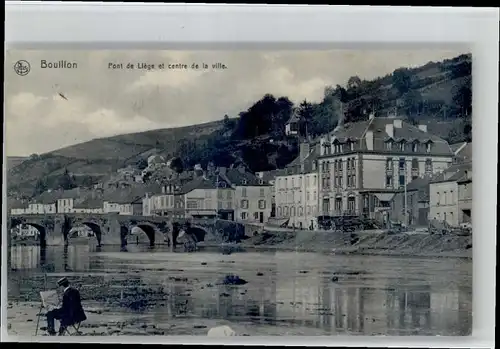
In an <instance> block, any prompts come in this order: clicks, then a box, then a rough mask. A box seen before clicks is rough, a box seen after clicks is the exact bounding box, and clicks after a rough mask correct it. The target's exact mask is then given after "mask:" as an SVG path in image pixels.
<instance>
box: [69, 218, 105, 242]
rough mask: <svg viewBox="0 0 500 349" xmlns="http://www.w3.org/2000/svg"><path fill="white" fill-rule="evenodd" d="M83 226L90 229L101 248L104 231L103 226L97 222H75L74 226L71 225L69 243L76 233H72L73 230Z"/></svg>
mask: <svg viewBox="0 0 500 349" xmlns="http://www.w3.org/2000/svg"><path fill="white" fill-rule="evenodd" d="M82 226H83V227H86V228H89V229H90V230H91V231H92V233H93V235H94V237H95V239H96V240H97V245H98V246H100V245H101V242H102V229H101V226H100V225H99V224H97V223H95V222H90V221H82V222H74V223H73V224H71V228H70V230H69V231H68V234H67V236H66V239H67V240H68V241H69V240H70V239H71V238H72V237H74V236H73V235H74V233H71V230H72V229H73V228H77V227H82Z"/></svg>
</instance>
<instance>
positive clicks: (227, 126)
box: [223, 114, 236, 131]
mask: <svg viewBox="0 0 500 349" xmlns="http://www.w3.org/2000/svg"><path fill="white" fill-rule="evenodd" d="M223 125H224V131H230V130H233V129H234V127H235V126H236V122H235V121H234V120H232V119H230V118H229V115H227V114H226V115H224V121H223Z"/></svg>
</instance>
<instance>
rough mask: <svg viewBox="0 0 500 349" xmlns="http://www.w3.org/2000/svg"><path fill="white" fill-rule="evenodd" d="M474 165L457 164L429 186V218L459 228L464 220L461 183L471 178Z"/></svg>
mask: <svg viewBox="0 0 500 349" xmlns="http://www.w3.org/2000/svg"><path fill="white" fill-rule="evenodd" d="M471 172H472V164H471V163H465V164H456V165H453V166H451V167H449V168H448V169H446V170H445V171H444V172H443V173H442V174H440V175H438V176H437V178H436V179H435V180H433V181H431V183H430V184H429V216H430V217H429V218H430V219H431V220H434V221H438V222H443V223H446V224H447V225H449V226H452V227H457V226H459V225H460V224H461V223H464V221H465V222H468V221H469V220H468V219H464V213H463V211H462V209H461V207H460V206H461V205H460V204H461V200H460V196H459V182H463V181H464V180H466V179H468V178H470V173H471Z"/></svg>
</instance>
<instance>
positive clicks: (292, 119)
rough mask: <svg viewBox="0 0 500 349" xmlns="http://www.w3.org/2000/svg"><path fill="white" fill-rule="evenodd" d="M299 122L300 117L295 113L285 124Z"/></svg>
mask: <svg viewBox="0 0 500 349" xmlns="http://www.w3.org/2000/svg"><path fill="white" fill-rule="evenodd" d="M299 121H300V116H299V114H298V113H297V112H293V113H292V115H291V116H290V119H288V121H287V122H286V123H287V124H289V123H292V122H299Z"/></svg>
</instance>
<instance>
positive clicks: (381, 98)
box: [8, 55, 472, 197]
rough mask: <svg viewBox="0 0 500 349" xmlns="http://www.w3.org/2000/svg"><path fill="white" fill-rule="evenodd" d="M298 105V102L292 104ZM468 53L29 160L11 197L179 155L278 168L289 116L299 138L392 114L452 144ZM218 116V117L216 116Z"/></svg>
mask: <svg viewBox="0 0 500 349" xmlns="http://www.w3.org/2000/svg"><path fill="white" fill-rule="evenodd" d="M296 102H299V101H296ZM471 104H472V95H471V56H470V55H461V56H459V57H456V58H453V59H449V60H445V61H443V62H429V63H427V64H425V65H424V66H422V67H418V68H411V69H408V68H400V69H397V70H396V71H394V72H393V73H392V74H388V75H386V76H384V77H380V78H377V79H374V80H371V81H366V80H361V79H360V78H359V77H357V76H353V77H351V78H350V79H349V80H348V81H347V83H346V85H345V86H339V85H337V86H335V87H333V86H326V87H325V94H324V98H323V100H322V101H321V102H319V103H310V102H308V101H305V100H304V101H302V102H300V103H296V104H295V105H294V103H293V102H292V101H290V100H289V99H288V97H286V96H281V97H278V98H275V97H274V96H272V95H269V94H268V95H265V96H264V97H263V98H262V99H260V100H259V101H256V102H255V103H254V104H253V105H252V106H251V107H250V108H248V110H245V111H242V112H241V113H239V115H238V116H233V117H229V116H227V115H226V116H224V119H223V120H220V121H215V122H210V123H205V124H200V125H193V126H186V127H180V128H173V129H160V130H154V131H147V132H140V133H131V134H124V135H119V136H114V137H107V138H100V139H94V140H91V141H88V142H84V143H80V144H76V145H73V146H70V147H66V148H62V149H59V150H56V151H53V152H50V153H46V154H42V155H38V156H31V157H30V158H29V159H27V160H25V161H24V162H21V163H20V164H18V165H17V166H15V167H14V166H12V167H10V168H9V172H8V189H9V195H10V196H17V197H19V196H31V195H33V192H34V190H35V187H37V186H38V187H43V188H55V187H57V186H58V185H60V183H61V178H62V176H64V175H65V173H70V174H71V176H72V182H73V183H74V185H81V184H82V183H87V184H89V183H95V182H97V181H99V180H101V179H102V178H103V177H109V175H110V173H112V172H115V171H116V170H117V169H118V168H121V167H124V166H126V165H135V164H137V163H138V162H140V161H144V159H147V158H148V157H149V156H150V155H153V154H161V155H163V156H165V157H166V158H170V157H172V156H180V157H181V158H182V161H183V163H184V167H185V168H186V167H187V168H189V167H192V166H193V165H194V164H196V163H201V164H203V165H206V164H207V163H208V162H209V161H213V162H215V164H216V165H220V166H228V165H229V164H231V163H233V162H234V161H238V160H241V161H243V162H245V163H246V164H247V165H248V166H249V167H250V168H251V169H252V170H254V171H263V170H271V169H274V168H282V167H283V166H285V165H286V164H287V163H289V162H290V161H292V160H293V158H294V157H296V156H297V148H298V147H297V139H296V138H290V137H287V136H285V134H284V128H285V127H284V125H285V123H286V121H287V120H288V119H289V118H290V116H291V115H292V113H295V114H297V115H298V116H299V117H300V118H301V120H302V124H301V127H300V130H301V133H302V136H305V135H306V134H305V131H304V130H307V135H308V136H312V137H315V136H318V135H320V134H322V133H324V132H326V131H328V130H331V129H333V128H334V127H335V126H336V124H337V122H338V120H339V119H340V118H343V119H344V122H346V123H347V122H355V121H358V120H363V119H366V118H368V115H369V113H371V112H373V113H375V116H386V115H387V114H388V113H394V112H396V113H397V114H398V115H401V116H402V117H405V118H406V119H407V120H408V121H409V122H412V123H426V124H428V130H429V132H431V133H434V134H436V135H438V136H440V137H443V138H445V139H449V141H451V142H457V141H461V140H463V139H464V138H466V137H469V138H470V134H471V127H470V125H471V122H470V118H471V114H472V110H471ZM221 117H222V116H221Z"/></svg>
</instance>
